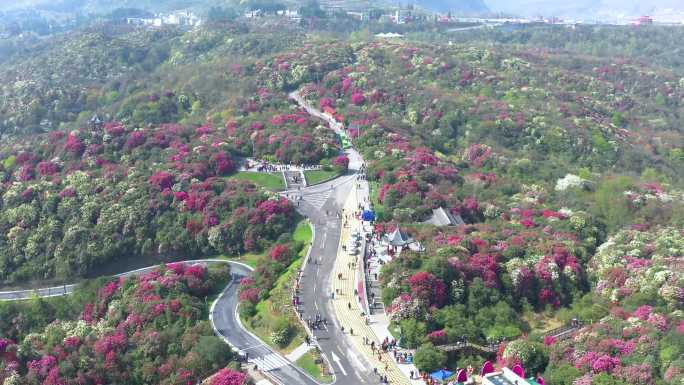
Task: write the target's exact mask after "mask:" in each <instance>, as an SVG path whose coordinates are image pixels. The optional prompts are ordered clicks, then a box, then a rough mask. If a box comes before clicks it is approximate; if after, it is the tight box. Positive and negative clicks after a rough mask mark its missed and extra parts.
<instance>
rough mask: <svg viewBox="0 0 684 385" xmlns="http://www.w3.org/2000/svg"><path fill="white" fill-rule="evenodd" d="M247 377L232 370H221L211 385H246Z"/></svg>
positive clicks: (213, 378) (211, 381)
mask: <svg viewBox="0 0 684 385" xmlns="http://www.w3.org/2000/svg"><path fill="white" fill-rule="evenodd" d="M245 381H247V375H246V374H244V373H242V372H237V371H235V370H232V369H221V370H220V371H219V372H218V373H216V374H215V375H214V376H213V377H212V378H211V380H210V382H209V384H210V385H244V384H245Z"/></svg>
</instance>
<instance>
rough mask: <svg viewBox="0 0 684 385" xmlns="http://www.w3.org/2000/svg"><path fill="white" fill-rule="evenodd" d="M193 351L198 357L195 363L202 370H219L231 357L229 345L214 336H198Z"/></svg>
mask: <svg viewBox="0 0 684 385" xmlns="http://www.w3.org/2000/svg"><path fill="white" fill-rule="evenodd" d="M194 351H195V352H196V353H197V355H198V358H199V359H198V360H197V362H196V364H197V365H199V368H201V369H200V370H202V371H203V372H209V371H216V370H219V369H220V368H221V367H222V365H223V364H224V363H226V362H228V361H229V360H230V359H231V358H232V357H233V353H232V351H231V350H230V347H229V346H228V345H226V344H225V343H224V342H223V341H221V340H220V339H219V338H218V337H215V336H202V337H200V338H199V342H198V343H197V345H195V348H194Z"/></svg>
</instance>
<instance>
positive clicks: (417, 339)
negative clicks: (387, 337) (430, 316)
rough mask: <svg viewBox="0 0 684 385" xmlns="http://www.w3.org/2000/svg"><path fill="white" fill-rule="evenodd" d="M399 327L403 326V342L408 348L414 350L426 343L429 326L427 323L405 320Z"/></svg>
mask: <svg viewBox="0 0 684 385" xmlns="http://www.w3.org/2000/svg"><path fill="white" fill-rule="evenodd" d="M399 325H400V326H401V336H402V342H403V344H404V345H406V347H407V348H410V349H413V348H416V347H418V346H420V344H422V343H423V342H425V336H426V335H427V325H426V324H425V322H421V321H416V320H414V319H405V320H403V321H401V323H400V324H399Z"/></svg>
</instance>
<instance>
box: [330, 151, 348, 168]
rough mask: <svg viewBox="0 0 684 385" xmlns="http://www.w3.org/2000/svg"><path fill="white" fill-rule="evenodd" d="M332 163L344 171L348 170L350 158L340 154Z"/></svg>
mask: <svg viewBox="0 0 684 385" xmlns="http://www.w3.org/2000/svg"><path fill="white" fill-rule="evenodd" d="M332 165H333V166H334V167H336V168H338V169H340V170H342V171H347V169H348V168H349V158H348V157H347V156H346V155H340V156H338V157H336V158H335V159H333V161H332Z"/></svg>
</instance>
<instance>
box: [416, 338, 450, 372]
mask: <svg viewBox="0 0 684 385" xmlns="http://www.w3.org/2000/svg"><path fill="white" fill-rule="evenodd" d="M446 361H447V355H446V353H444V352H443V351H441V350H439V349H437V348H436V347H435V346H434V345H432V344H431V343H427V344H423V345H421V346H420V347H419V348H418V350H417V351H416V354H415V355H414V356H413V362H414V363H415V364H416V367H417V368H418V370H421V371H423V372H432V371H435V370H438V369H441V368H443V367H444V365H445V364H446Z"/></svg>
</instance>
